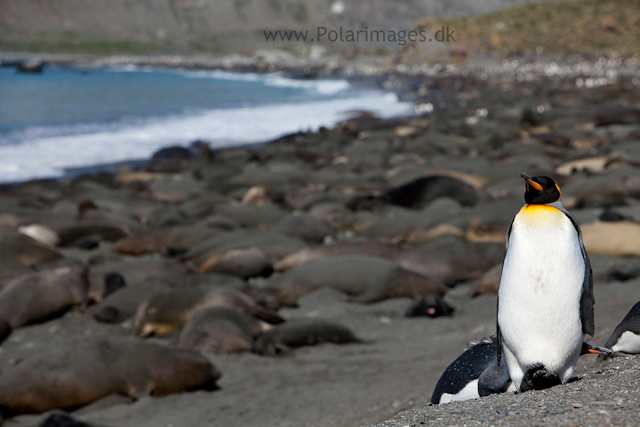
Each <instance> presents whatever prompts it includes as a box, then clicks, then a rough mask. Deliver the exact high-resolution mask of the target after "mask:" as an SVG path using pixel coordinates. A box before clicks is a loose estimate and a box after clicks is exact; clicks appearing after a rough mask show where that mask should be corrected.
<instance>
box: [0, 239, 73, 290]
mask: <svg viewBox="0 0 640 427" xmlns="http://www.w3.org/2000/svg"><path fill="white" fill-rule="evenodd" d="M58 258H62V255H61V254H60V253H59V252H57V251H56V250H55V249H53V248H52V247H50V246H48V245H45V244H42V243H40V242H38V241H37V240H34V239H33V238H31V237H29V236H27V235H25V234H22V233H19V232H17V231H14V230H7V229H3V228H0V280H2V279H8V278H11V277H16V276H19V275H21V274H23V273H26V272H28V271H29V269H28V267H30V266H31V265H33V264H36V263H38V262H41V261H46V260H50V259H58Z"/></svg>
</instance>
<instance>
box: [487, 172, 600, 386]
mask: <svg viewBox="0 0 640 427" xmlns="http://www.w3.org/2000/svg"><path fill="white" fill-rule="evenodd" d="M522 177H523V178H524V179H525V181H526V187H527V191H526V193H525V202H526V204H525V205H524V206H523V207H522V209H521V210H520V211H519V212H518V214H517V215H516V216H515V217H514V219H513V221H512V223H511V225H510V226H509V228H508V230H507V234H506V242H507V243H506V254H505V258H504V262H503V268H502V277H501V280H500V290H499V292H498V319H497V326H498V340H499V341H500V346H501V348H502V350H503V351H502V353H503V354H504V360H501V357H500V355H498V358H499V365H500V366H502V364H504V363H506V364H507V366H508V368H509V374H510V376H511V379H512V380H513V383H514V386H515V387H516V389H518V390H521V391H524V390H529V389H532V388H534V389H541V388H547V387H550V386H553V385H556V384H560V383H565V382H567V381H568V380H569V379H570V378H571V375H572V374H573V371H574V369H575V366H576V363H577V361H578V357H580V353H581V349H582V340H583V338H584V334H589V335H591V336H593V332H594V316H593V305H594V303H595V300H594V297H593V276H592V272H591V263H590V261H589V256H588V255H587V252H586V250H585V248H584V244H583V242H582V232H581V230H580V227H579V226H578V224H577V222H576V221H575V220H574V219H573V217H572V216H571V215H570V214H569V212H567V210H566V209H565V207H564V205H563V203H562V194H561V192H560V188H559V187H558V186H557V185H556V183H555V182H554V181H553V180H552V179H551V178H549V177H544V176H539V177H534V178H530V177H528V176H527V175H525V174H522Z"/></svg>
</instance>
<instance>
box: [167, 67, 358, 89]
mask: <svg viewBox="0 0 640 427" xmlns="http://www.w3.org/2000/svg"><path fill="white" fill-rule="evenodd" d="M173 72H176V73H180V74H181V75H182V76H185V77H190V78H209V79H219V80H235V81H255V82H261V83H263V84H265V85H267V86H278V87H292V88H299V89H305V90H309V91H312V92H316V93H319V94H322V95H334V94H337V93H339V92H342V91H345V90H347V89H349V86H350V85H349V82H348V81H346V80H344V79H336V80H328V79H320V80H301V79H291V78H288V77H285V76H283V75H282V74H280V73H270V74H257V73H234V72H229V71H223V70H197V71H196V70H176V71H173Z"/></svg>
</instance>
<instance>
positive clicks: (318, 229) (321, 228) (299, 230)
mask: <svg viewBox="0 0 640 427" xmlns="http://www.w3.org/2000/svg"><path fill="white" fill-rule="evenodd" d="M273 229H274V230H275V231H277V232H278V233H282V234H286V235H288V236H293V237H299V238H300V239H302V240H304V241H306V242H315V243H319V242H322V240H323V239H324V238H325V236H330V235H332V234H333V227H332V226H331V225H330V224H329V223H327V222H325V221H322V220H319V219H317V218H315V217H314V216H311V215H309V214H291V215H288V216H286V217H285V218H283V220H282V221H280V222H279V223H277V224H276V225H275V226H274V227H273Z"/></svg>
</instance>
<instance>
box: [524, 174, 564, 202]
mask: <svg viewBox="0 0 640 427" xmlns="http://www.w3.org/2000/svg"><path fill="white" fill-rule="evenodd" d="M520 176H521V177H522V178H524V180H525V181H526V183H527V192H526V193H524V201H525V202H526V203H527V204H528V205H531V204H535V205H548V204H550V203H553V202H557V201H558V200H560V198H561V197H562V193H561V192H560V187H558V184H556V183H555V181H554V180H552V179H551V178H549V177H548V176H534V177H533V178H531V177H530V176H528V175H527V174H526V173H522V174H520Z"/></svg>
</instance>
